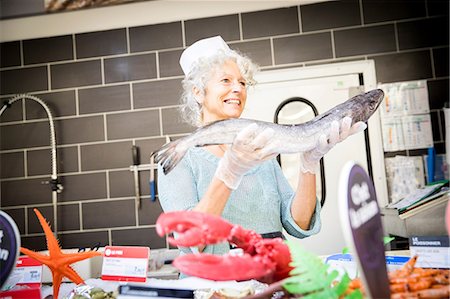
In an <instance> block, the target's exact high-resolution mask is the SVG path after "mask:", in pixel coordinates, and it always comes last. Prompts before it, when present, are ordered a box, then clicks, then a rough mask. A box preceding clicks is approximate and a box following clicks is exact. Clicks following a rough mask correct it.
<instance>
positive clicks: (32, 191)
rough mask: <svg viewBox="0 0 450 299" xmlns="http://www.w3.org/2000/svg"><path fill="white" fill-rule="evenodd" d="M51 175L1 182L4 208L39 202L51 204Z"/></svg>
mask: <svg viewBox="0 0 450 299" xmlns="http://www.w3.org/2000/svg"><path fill="white" fill-rule="evenodd" d="M49 180H50V176H49V177H44V178H42V177H41V178H33V179H28V178H26V179H14V180H7V181H2V182H1V185H0V186H1V190H2V202H1V203H2V208H4V207H12V206H25V205H37V204H51V202H52V198H51V194H50V192H49V190H50V189H49V185H48V182H49Z"/></svg>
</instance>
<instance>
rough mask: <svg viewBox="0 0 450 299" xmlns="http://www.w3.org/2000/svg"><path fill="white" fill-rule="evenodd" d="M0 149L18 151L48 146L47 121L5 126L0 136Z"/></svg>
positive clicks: (48, 131) (48, 130)
mask: <svg viewBox="0 0 450 299" xmlns="http://www.w3.org/2000/svg"><path fill="white" fill-rule="evenodd" d="M0 141H1V143H0V149H2V150H7V149H19V148H28V147H36V146H48V145H50V127H49V125H48V122H47V121H40V122H34V123H24V124H17V125H14V124H12V125H6V126H3V127H2V132H1V135H0Z"/></svg>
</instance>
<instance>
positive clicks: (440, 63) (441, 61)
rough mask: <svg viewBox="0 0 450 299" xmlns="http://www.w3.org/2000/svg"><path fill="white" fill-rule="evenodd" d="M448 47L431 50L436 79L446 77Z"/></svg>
mask: <svg viewBox="0 0 450 299" xmlns="http://www.w3.org/2000/svg"><path fill="white" fill-rule="evenodd" d="M448 53H449V50H448V47H445V48H438V49H433V61H434V71H435V74H436V77H448V74H449V72H448V69H449V55H448Z"/></svg>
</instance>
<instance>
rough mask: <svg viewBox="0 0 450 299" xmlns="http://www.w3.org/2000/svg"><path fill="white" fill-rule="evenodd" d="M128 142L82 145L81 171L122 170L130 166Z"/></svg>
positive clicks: (129, 144)
mask: <svg viewBox="0 0 450 299" xmlns="http://www.w3.org/2000/svg"><path fill="white" fill-rule="evenodd" d="M131 147H132V143H131V142H130V141H123V142H108V143H101V144H89V145H82V146H81V147H80V150H81V171H88V170H100V169H110V168H124V167H127V166H129V165H131V164H132V154H131Z"/></svg>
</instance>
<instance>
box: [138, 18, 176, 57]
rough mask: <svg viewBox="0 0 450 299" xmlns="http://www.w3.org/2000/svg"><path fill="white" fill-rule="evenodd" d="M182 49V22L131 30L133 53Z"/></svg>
mask: <svg viewBox="0 0 450 299" xmlns="http://www.w3.org/2000/svg"><path fill="white" fill-rule="evenodd" d="M181 47H183V37H182V29H181V22H173V23H166V24H157V25H148V26H139V27H132V28H130V51H131V52H143V51H152V50H161V49H168V48H181Z"/></svg>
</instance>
